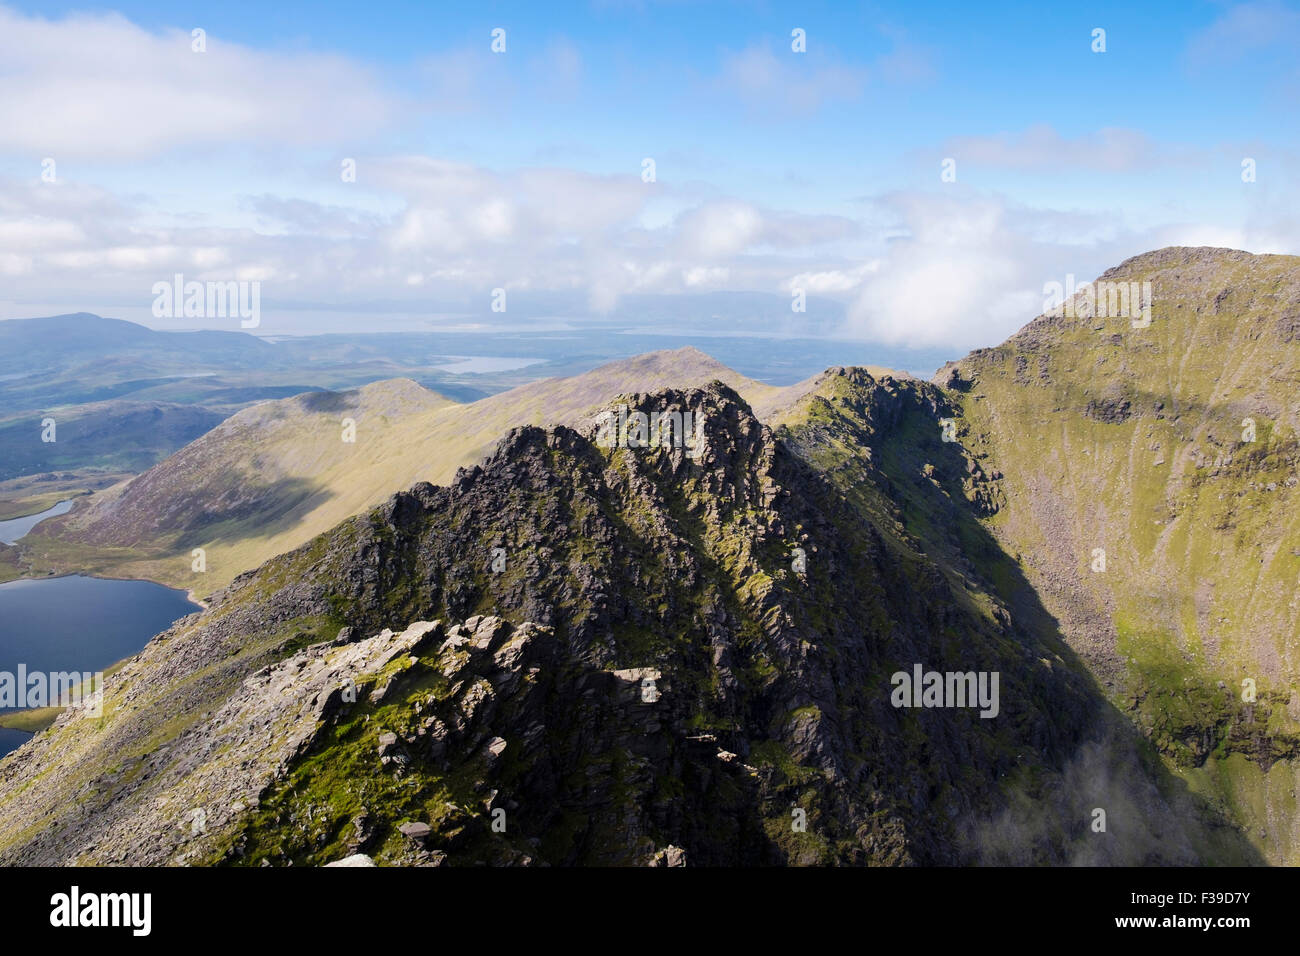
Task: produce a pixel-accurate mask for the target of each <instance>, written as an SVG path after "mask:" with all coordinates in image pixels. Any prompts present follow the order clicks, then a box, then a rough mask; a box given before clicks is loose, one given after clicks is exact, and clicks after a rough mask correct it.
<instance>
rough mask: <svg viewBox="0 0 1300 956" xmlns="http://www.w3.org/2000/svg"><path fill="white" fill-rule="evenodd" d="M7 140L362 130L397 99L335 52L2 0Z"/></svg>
mask: <svg viewBox="0 0 1300 956" xmlns="http://www.w3.org/2000/svg"><path fill="white" fill-rule="evenodd" d="M0 64H3V67H4V71H5V79H4V85H5V92H4V96H3V97H0V149H9V150H18V151H24V152H27V153H30V154H33V155H35V156H37V157H46V156H49V157H53V158H55V159H56V160H63V159H65V158H67V159H73V158H93V159H104V158H110V159H131V158H137V157H141V156H148V155H152V154H155V153H157V152H159V151H163V150H167V149H171V148H174V147H179V146H206V147H210V146H213V145H229V144H232V143H241V144H242V143H260V144H281V143H288V144H293V145H318V144H329V143H338V142H355V141H357V140H358V139H361V138H363V137H365V136H367V135H369V134H371V133H373V132H374V131H375V130H377V129H379V128H382V127H383V126H384V125H386V124H387V123H388V122H389V121H390V120H391V119H392V118H393V116H394V115H395V114H396V111H397V104H396V103H395V102H394V101H393V100H392V99H391V98H390V97H389V96H388V95H387V94H385V93H384V92H383V91H382V90H381V89H380V87H379V85H378V83H377V81H376V80H375V78H374V77H372V76H371V75H370V74H369V73H368V72H367V71H365V70H363V69H362V68H360V67H359V66H357V65H356V64H355V63H353V62H351V61H350V60H347V59H344V58H342V57H337V56H328V55H323V54H317V53H301V52H270V51H260V50H253V49H250V48H248V47H244V46H240V45H238V44H233V43H228V42H225V41H223V40H222V39H221V38H220V37H219V36H215V35H210V36H208V37H207V50H206V52H203V53H196V52H193V51H192V49H191V36H190V34H189V33H188V32H185V31H181V30H167V31H165V32H162V33H151V32H149V31H147V30H145V29H143V28H141V27H139V26H136V25H135V24H133V23H131V22H129V21H128V20H126V19H124V18H123V17H121V16H119V15H117V14H102V15H101V14H72V15H70V16H68V17H67V18H65V19H63V20H58V21H55V20H45V19H42V18H40V17H27V16H23V15H22V14H20V13H17V12H15V11H13V10H10V9H8V8H4V7H0Z"/></svg>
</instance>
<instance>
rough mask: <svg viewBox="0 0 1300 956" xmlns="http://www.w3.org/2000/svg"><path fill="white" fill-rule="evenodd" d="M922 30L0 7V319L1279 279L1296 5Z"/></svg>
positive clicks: (225, 9) (987, 322)
mask: <svg viewBox="0 0 1300 956" xmlns="http://www.w3.org/2000/svg"><path fill="white" fill-rule="evenodd" d="M552 6H554V7H558V8H559V9H551V7H552ZM919 6H922V5H917V4H892V3H862V4H848V3H820V4H818V3H812V4H809V3H798V4H779V3H740V2H737V3H725V2H722V3H689V2H654V0H645V2H640V3H634V2H633V3H620V2H592V3H570V4H560V5H542V4H536V3H532V4H524V3H520V4H506V3H499V4H493V3H477V4H436V5H431V4H417V3H409V4H408V3H371V4H366V5H353V4H326V5H319V4H310V5H309V4H292V3H282V4H276V5H274V7H273V8H271V7H270V6H269V5H262V4H252V3H239V2H236V3H223V4H220V5H216V4H198V3H167V4H155V3H121V4H114V5H111V6H102V7H101V6H98V5H86V4H75V5H74V4H50V3H40V4H9V5H7V6H0V74H2V75H3V79H4V81H5V83H6V86H7V88H8V89H9V91H10V95H8V96H6V98H5V101H4V102H2V103H0V316H4V317H16V316H21V315H32V314H40V313H41V312H42V311H45V310H48V309H60V310H62V309H69V308H78V309H86V310H89V311H97V312H101V313H108V314H115V315H121V316H122V317H126V318H134V319H137V320H145V321H149V317H148V304H149V296H148V294H147V290H148V289H149V287H150V286H151V284H152V282H153V281H156V280H158V279H164V278H168V277H170V276H171V275H172V274H173V273H175V272H184V273H185V274H186V276H187V277H193V278H195V279H200V280H203V279H213V280H218V281H219V280H223V279H228V278H244V279H248V280H257V281H260V282H261V283H262V296H263V302H264V311H265V312H266V313H267V314H268V315H269V316H272V317H273V316H275V315H276V314H277V313H278V314H280V315H281V316H282V317H284V318H285V319H286V321H287V318H288V317H289V316H292V317H293V318H294V328H295V330H299V331H303V330H309V329H310V328H311V327H312V326H313V325H314V324H315V325H320V326H321V327H324V326H326V325H330V326H331V327H333V326H334V325H337V324H338V323H343V324H344V325H345V326H346V325H347V324H348V323H352V324H356V325H360V326H365V327H373V326H374V325H375V324H376V323H379V324H383V323H385V322H388V323H391V324H395V323H397V322H399V321H410V320H411V319H412V318H413V317H421V316H433V317H436V318H441V319H448V320H457V319H463V318H465V317H467V316H468V317H479V318H483V317H484V315H483V313H484V310H485V303H486V302H487V299H488V296H489V294H490V291H491V290H492V289H493V288H497V287H504V288H507V289H510V290H512V291H513V292H515V293H517V295H516V298H515V300H514V301H516V302H518V303H522V304H527V303H529V302H530V301H532V300H533V299H536V298H538V297H543V296H549V298H547V300H546V301H548V302H550V303H554V302H556V301H560V302H563V303H568V304H569V306H568V307H570V308H572V309H574V310H577V311H582V310H586V311H594V312H596V313H598V314H599V313H600V312H602V311H606V310H609V309H611V308H614V307H616V305H617V303H618V302H619V301H621V300H622V299H624V298H625V297H627V296H628V295H632V294H638V293H657V294H665V295H682V294H687V293H697V292H713V291H761V292H769V293H772V294H774V295H781V296H790V295H792V292H793V290H795V289H806V290H807V291H808V292H809V294H812V295H817V296H823V297H829V298H830V299H833V300H836V301H839V302H841V303H842V305H843V308H844V312H845V320H844V325H843V328H842V329H841V330H840V332H839V333H838V334H842V335H844V336H847V337H855V338H862V339H867V340H879V341H888V342H891V343H894V344H904V345H935V344H943V345H957V346H961V347H970V346H975V345H988V344H993V343H995V342H996V341H1000V340H1001V338H1003V337H1005V335H1006V334H1008V333H1009V332H1011V331H1014V329H1015V328H1017V327H1019V326H1020V325H1022V324H1023V323H1024V322H1026V321H1028V320H1029V319H1031V318H1033V316H1034V315H1035V314H1037V312H1038V311H1039V310H1040V309H1041V304H1042V302H1041V300H1042V298H1043V295H1042V286H1043V284H1044V283H1047V282H1050V281H1062V282H1063V281H1064V279H1065V275H1066V274H1067V273H1073V274H1075V275H1076V276H1078V277H1079V278H1080V279H1081V280H1082V279H1084V278H1092V277H1093V276H1095V275H1096V274H1097V273H1099V272H1100V271H1102V270H1103V269H1105V268H1107V267H1108V266H1110V265H1113V264H1115V263H1116V262H1118V261H1119V260H1120V259H1122V258H1124V257H1126V256H1129V255H1133V254H1136V253H1139V252H1142V251H1145V250H1147V249H1150V248H1155V247H1158V246H1162V245H1169V244H1208V245H1231V246H1234V247H1239V248H1247V249H1250V250H1251V251H1255V252H1290V253H1295V252H1297V251H1300V227H1297V225H1296V223H1295V222H1294V221H1293V219H1294V217H1292V216H1291V215H1290V214H1289V210H1292V209H1294V208H1296V199H1297V192H1298V191H1300V190H1298V189H1297V187H1298V186H1300V176H1298V174H1297V169H1298V168H1300V167H1298V165H1297V161H1298V159H1300V151H1298V150H1297V148H1296V142H1295V140H1296V130H1297V128H1298V124H1297V123H1296V114H1297V106H1298V105H1300V66H1298V65H1297V61H1296V58H1295V50H1296V49H1297V48H1300V8H1297V6H1295V5H1294V4H1286V3H1282V2H1275V0H1264V2H1247V3H1235V4H1233V3H1218V2H1215V3H1210V2H1201V3H1198V2H1181V3H1173V2H1170V3H1145V4H1142V5H1141V6H1140V7H1139V8H1135V7H1134V6H1133V5H1131V4H1119V3H1115V4H1111V3H1086V4H1084V3H1079V4H1060V5H1057V6H1058V8H1057V9H1051V10H1045V9H1043V8H1042V6H1041V5H1037V4H1028V3H1026V4H997V3H994V4H984V5H970V4H964V3H933V4H925V5H923V9H918V7H919ZM498 27H499V28H502V29H504V30H505V31H506V50H505V52H504V53H500V54H498V53H493V52H492V50H491V49H490V43H491V31H492V30H493V29H494V28H498ZM194 28H201V29H203V30H204V31H206V49H205V50H204V51H203V52H202V53H195V52H194V51H193V50H192V49H191V45H192V41H191V38H190V34H191V30H193V29H194ZM794 28H800V29H802V30H804V31H805V33H806V48H807V49H806V52H803V53H796V52H794V51H793V50H792V49H791V30H792V29H794ZM1097 28H1100V29H1103V30H1105V47H1106V48H1105V52H1095V51H1094V50H1093V46H1094V38H1093V31H1094V30H1095V29H1097ZM945 158H951V159H953V160H955V170H956V181H955V182H945V181H943V180H942V179H941V177H940V169H941V163H942V162H943V160H944V159H945ZM1247 158H1249V159H1252V160H1254V162H1255V171H1256V176H1255V181H1253V182H1249V183H1247V182H1243V181H1242V172H1241V167H1242V162H1243V160H1245V159H1247ZM46 159H53V160H55V164H56V168H57V176H56V177H55V180H54V181H53V182H50V181H48V180H42V179H41V171H42V161H43V160H46ZM345 159H353V160H355V161H356V164H357V177H356V182H344V181H342V178H341V177H340V174H339V170H340V165H341V163H342V162H343V161H344V160H345ZM646 159H653V160H654V164H655V181H654V182H652V183H647V182H644V181H643V177H642V169H643V162H644V161H645V160H646ZM142 289H143V290H145V291H144V292H142V291H141V290H142ZM539 301H540V300H539ZM518 308H519V309H522V308H523V305H521V306H519V307H518ZM313 316H316V318H313ZM515 318H518V315H516V316H515ZM304 323H306V326H307V327H306V328H304V327H303V324H304ZM151 324H161V323H158V322H151ZM212 324H213V325H214V326H216V327H219V326H220V323H219V322H216V323H212ZM283 328H288V325H287V324H286V325H285V326H283ZM270 330H271V331H275V330H277V329H276V328H275V327H272V328H271V329H270Z"/></svg>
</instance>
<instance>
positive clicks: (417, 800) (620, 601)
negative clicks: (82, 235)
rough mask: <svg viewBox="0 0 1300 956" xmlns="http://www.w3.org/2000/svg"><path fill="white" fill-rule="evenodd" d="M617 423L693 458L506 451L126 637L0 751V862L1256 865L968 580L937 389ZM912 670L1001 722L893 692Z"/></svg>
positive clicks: (587, 429)
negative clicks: (101, 700) (989, 686)
mask: <svg viewBox="0 0 1300 956" xmlns="http://www.w3.org/2000/svg"><path fill="white" fill-rule="evenodd" d="M624 402H625V403H627V404H629V405H630V406H631V407H633V408H634V409H639V410H642V411H645V412H647V413H650V412H658V413H661V414H664V413H672V412H679V413H680V412H686V411H689V412H691V413H692V414H693V415H695V416H698V419H699V420H700V421H701V422H702V428H701V434H700V441H699V444H698V445H696V446H695V447H693V448H681V447H667V448H662V447H661V448H643V449H638V448H602V447H600V446H599V445H598V444H597V443H596V441H595V432H596V425H595V423H594V422H586V423H583V424H582V425H581V426H580V427H579V428H576V429H575V428H569V427H563V426H561V427H556V428H553V429H548V430H543V429H539V428H523V429H517V430H515V431H513V432H511V433H510V434H509V435H508V436H507V437H506V438H505V439H504V440H503V441H502V443H501V444H500V446H499V447H498V449H497V450H496V451H495V452H494V453H493V455H492V456H491V457H489V458H488V459H487V460H486V461H485V462H484V463H483V464H482V465H481V466H478V467H475V468H473V469H470V470H468V471H462V472H461V473H460V474H458V476H457V478H456V480H455V481H454V482H453V483H452V484H451V485H450V486H449V487H446V488H434V487H432V486H430V485H427V484H420V485H416V486H415V487H413V488H412V489H411V490H410V491H409V492H404V493H401V494H398V495H395V496H394V497H393V498H391V499H390V500H389V501H388V502H386V503H385V504H384V505H383V506H381V507H379V508H377V509H374V510H373V511H371V512H370V513H368V514H366V515H362V516H359V517H357V518H354V519H352V520H350V521H348V522H345V523H344V524H343V525H340V526H339V527H338V528H336V529H334V530H333V531H332V532H330V533H328V534H326V535H323V536H321V537H320V538H318V539H316V540H315V541H313V542H311V543H309V544H308V545H305V546H304V547H303V548H301V549H299V550H298V551H295V552H292V553H290V554H287V555H284V556H282V557H280V558H277V559H274V560H273V561H271V562H269V563H268V564H266V565H265V566H263V567H262V568H260V569H259V570H258V571H256V572H254V573H250V574H248V575H245V576H242V577H241V578H239V579H237V580H236V581H235V582H234V583H233V584H232V586H231V587H230V588H229V589H227V590H226V591H225V592H223V593H221V594H218V595H217V596H216V597H215V598H214V601H213V606H212V607H211V609H210V610H209V611H208V612H207V613H205V614H204V615H202V616H200V617H198V618H197V619H189V620H187V621H186V622H183V623H181V624H179V625H177V626H176V627H175V628H173V629H172V630H171V631H169V632H167V633H166V634H164V635H161V636H160V637H159V638H157V639H155V641H154V642H153V643H151V644H150V646H149V647H148V648H146V650H145V651H144V652H142V654H141V655H139V657H138V658H137V659H136V660H134V661H133V662H132V663H131V664H130V665H128V667H127V668H125V669H124V670H123V671H122V672H121V674H120V679H119V680H118V681H117V682H115V683H114V684H111V685H110V688H109V690H108V694H107V702H106V716H105V718H104V720H103V722H102V723H100V724H92V723H91V722H89V721H86V720H81V721H75V720H73V719H70V718H64V719H63V720H61V721H60V723H59V724H57V725H56V726H55V727H54V728H52V729H51V731H50V732H48V733H46V734H43V735H41V736H40V737H38V738H37V739H36V740H35V741H33V742H32V743H31V744H29V745H27V746H26V747H25V748H23V750H22V751H20V756H19V757H10V758H8V759H7V760H6V761H5V763H4V764H3V765H0V766H3V768H4V780H3V781H2V782H0V847H2V848H3V849H0V860H2V861H3V862H21V863H35V862H70V861H76V860H80V861H87V862H103V863H117V862H128V863H153V862H190V863H198V862H224V863H234V864H245V865H261V864H264V863H270V864H276V865H278V864H285V863H294V864H303V863H306V864H324V863H332V862H334V861H338V860H345V859H347V858H349V857H351V856H355V855H356V854H364V855H367V856H369V857H371V858H373V859H374V860H375V861H376V862H379V863H390V864H393V863H395V864H412V865H442V864H453V865H456V864H472V863H479V862H489V863H509V864H520V865H526V864H575V863H602V864H639V865H667V866H677V865H685V864H687V863H689V864H691V865H700V864H704V865H735V864H810V863H847V864H866V863H877V864H932V863H965V862H980V861H984V862H1029V861H1038V862H1066V861H1070V860H1076V861H1078V860H1083V861H1088V862H1103V861H1130V862H1178V861H1183V862H1186V861H1191V860H1194V859H1198V858H1205V857H1209V858H1214V859H1225V860H1232V861H1248V859H1249V858H1248V856H1246V855H1244V853H1245V851H1244V850H1243V849H1242V848H1241V847H1240V846H1238V845H1237V844H1235V843H1234V842H1233V841H1232V839H1231V838H1222V839H1219V840H1218V841H1217V842H1214V841H1212V840H1210V839H1209V838H1208V837H1207V836H1206V835H1205V834H1204V833H1203V832H1201V829H1200V827H1201V822H1200V820H1199V819H1198V817H1197V815H1196V814H1189V813H1185V812H1182V811H1183V810H1184V809H1185V808H1183V807H1181V806H1179V807H1173V808H1172V809H1171V805H1170V804H1171V803H1172V802H1173V801H1175V800H1176V794H1175V788H1173V787H1170V786H1168V785H1167V784H1168V781H1166V780H1165V779H1163V778H1162V777H1161V776H1160V774H1159V772H1158V770H1157V769H1153V768H1151V767H1148V766H1145V765H1144V764H1143V763H1142V762H1141V760H1140V759H1139V758H1138V756H1137V751H1136V749H1135V746H1134V743H1135V742H1134V740H1133V738H1132V735H1126V734H1125V732H1124V729H1123V726H1122V725H1121V723H1120V721H1118V720H1117V719H1116V718H1115V715H1114V713H1113V711H1112V710H1111V709H1110V707H1109V706H1108V705H1107V704H1106V703H1105V701H1104V700H1103V699H1102V697H1101V696H1100V695H1099V694H1098V693H1097V692H1096V690H1095V688H1094V687H1093V685H1092V682H1091V680H1090V679H1089V678H1088V676H1087V675H1086V673H1085V672H1084V671H1083V670H1082V669H1081V668H1080V667H1078V666H1077V664H1076V663H1075V662H1074V661H1073V659H1072V656H1071V655H1070V653H1069V651H1068V649H1066V648H1065V646H1064V645H1063V644H1061V643H1060V642H1059V641H1057V640H1056V639H1055V638H1054V637H1053V636H1052V634H1051V633H1050V632H1049V631H1048V630H1046V629H1044V628H1042V627H1040V624H1039V622H1038V620H1037V618H1035V616H1034V611H1033V609H1032V608H1027V607H1021V606H1013V605H1012V604H1011V603H1009V602H1008V601H1007V600H1006V599H1004V598H1003V597H999V596H998V595H997V594H996V593H995V592H994V589H993V588H992V587H991V586H990V584H989V580H988V579H989V577H992V576H995V572H994V571H990V570H989V567H990V566H989V565H988V563H987V562H986V561H985V557H987V558H988V561H992V560H993V555H994V552H995V550H996V548H995V545H993V544H992V543H991V539H987V536H986V538H985V539H981V540H975V539H974V538H973V537H972V536H973V535H975V534H976V533H977V531H978V525H977V524H976V517H977V515H979V514H985V515H987V514H992V513H993V512H995V511H996V510H997V507H998V506H999V504H1000V502H1001V500H1002V498H1001V492H1000V490H999V489H1000V485H999V481H1000V477H1001V476H1000V475H999V474H998V472H997V470H996V469H992V468H990V467H986V465H985V464H983V463H982V461H981V459H980V458H979V457H977V456H976V455H975V454H972V453H969V452H966V451H964V450H963V446H962V445H961V444H960V443H956V442H945V441H943V440H942V438H941V432H940V429H939V427H938V424H937V419H938V418H939V417H942V416H943V415H944V414H946V413H947V412H948V411H949V409H948V406H947V404H946V403H947V399H946V398H945V397H944V396H943V394H942V393H941V392H940V391H939V390H938V389H936V388H934V387H933V386H929V385H924V384H922V383H918V382H900V381H896V380H894V379H890V378H885V379H881V380H879V381H877V380H875V379H873V378H872V377H871V376H869V375H867V374H866V373H864V372H861V371H859V370H835V371H834V372H832V373H830V374H828V376H827V377H826V378H825V379H824V381H822V382H821V383H819V386H818V389H817V390H816V391H815V392H813V393H810V394H809V396H808V397H807V399H806V404H805V405H804V406H802V408H801V410H800V412H799V414H797V415H791V416H790V417H789V420H788V421H787V422H785V423H784V424H782V425H781V426H780V427H779V429H778V432H776V433H774V432H773V431H772V430H771V429H770V428H769V427H768V426H766V425H764V424H762V423H760V422H759V421H758V420H757V419H756V418H755V417H754V415H753V414H752V412H751V411H750V409H749V407H748V406H747V405H746V404H745V403H744V402H743V401H742V400H741V399H740V398H739V397H738V396H737V395H736V394H735V393H734V392H733V391H731V390H730V389H729V388H728V387H726V386H724V385H721V384H720V383H714V384H712V385H710V386H708V387H707V388H703V389H688V390H666V391H662V392H658V393H655V394H652V395H633V396H630V397H628V398H626V399H624ZM927 469H928V470H927ZM912 523H915V524H916V527H918V528H921V527H924V528H925V529H927V530H925V531H924V533H921V532H920V531H917V532H913V531H910V530H909V524H912ZM982 549H983V550H982ZM985 550H987V555H986V554H985ZM972 558H974V559H975V560H976V561H977V562H978V563H979V564H981V565H982V569H981V568H977V567H976V564H975V563H973V562H972ZM1002 560H1003V561H1005V560H1006V559H1005V556H1003V557H1002ZM997 574H1000V572H997ZM1022 614H1023V617H1024V620H1023V622H1022V621H1020V620H1019V618H1020V617H1021V615H1022ZM412 622H415V623H412ZM439 622H462V623H456V624H446V623H439ZM340 627H344V628H345V630H344V631H343V632H341V633H340V632H339V629H340ZM333 635H337V636H333ZM916 665H920V666H922V667H923V668H924V669H926V670H935V671H939V672H961V673H967V672H972V673H974V672H982V673H985V674H989V673H996V674H998V675H999V678H1000V684H999V686H1000V688H1001V691H1000V694H1001V698H1000V706H999V710H998V716H997V717H996V718H994V719H984V718H981V717H980V716H979V713H978V710H977V709H975V708H973V707H970V706H955V707H916V708H912V707H899V706H896V704H895V702H894V701H893V700H891V697H892V693H891V692H892V691H893V689H894V688H893V686H892V679H891V678H892V675H894V674H895V673H897V672H906V673H910V672H911V671H912V669H913V667H914V666H916ZM1099 741H1100V742H1101V743H1100V744H1099V743H1098V742H1099ZM1098 805H1101V806H1111V807H1115V808H1117V809H1118V812H1117V813H1114V814H1112V821H1113V822H1112V825H1111V833H1110V835H1109V836H1106V835H1102V836H1101V838H1097V835H1095V834H1093V833H1091V832H1090V830H1089V827H1088V824H1089V822H1090V820H1091V817H1090V815H1089V814H1090V811H1091V808H1093V807H1095V806H1098ZM1122 808H1128V811H1127V812H1126V810H1125V809H1122ZM1137 808H1140V812H1138V810H1137ZM196 810H197V811H201V825H197V826H196V825H195V824H194V823H193V821H192V818H193V817H194V815H195V811H196ZM1175 810H1176V811H1178V812H1174V811H1175Z"/></svg>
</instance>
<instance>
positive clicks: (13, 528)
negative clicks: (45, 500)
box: [0, 498, 72, 544]
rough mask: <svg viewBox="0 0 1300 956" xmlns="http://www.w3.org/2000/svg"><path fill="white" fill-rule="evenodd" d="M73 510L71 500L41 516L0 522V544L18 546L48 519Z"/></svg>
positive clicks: (48, 509)
mask: <svg viewBox="0 0 1300 956" xmlns="http://www.w3.org/2000/svg"><path fill="white" fill-rule="evenodd" d="M71 510H72V499H71V498H69V499H68V500H67V501H60V502H59V503H58V504H57V505H55V506H54V507H53V508H47V509H46V510H44V511H42V512H41V513H40V514H34V515H25V516H24V517H22V518H10V519H9V520H8V521H0V544H16V543H17V541H18V539H19V538H21V537H23V536H24V535H25V534H27V532H28V531H31V530H32V528H34V527H36V526H37V525H38V524H40V523H41V522H42V521H44V520H45V519H46V518H53V517H54V516H55V515H61V514H67V513H68V512H69V511H71Z"/></svg>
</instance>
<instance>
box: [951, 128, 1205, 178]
mask: <svg viewBox="0 0 1300 956" xmlns="http://www.w3.org/2000/svg"><path fill="white" fill-rule="evenodd" d="M942 149H943V154H944V155H945V156H951V157H953V158H954V159H956V160H957V163H958V167H959V168H960V166H961V164H963V163H972V164H977V165H983V166H1005V167H1010V168H1012V169H1047V170H1061V169H1071V168H1079V169H1093V170H1106V171H1111V172H1117V171H1122V170H1131V169H1145V168H1151V167H1154V166H1158V165H1164V164H1167V163H1172V162H1182V161H1185V160H1187V159H1189V158H1190V157H1191V151H1190V150H1187V149H1175V148H1172V147H1169V146H1162V145H1160V144H1157V143H1155V142H1154V141H1152V140H1151V139H1150V138H1149V137H1148V136H1147V135H1146V134H1145V133H1142V132H1140V131H1139V130H1133V129H1119V128H1114V127H1106V128H1103V129H1099V130H1097V131H1096V132H1093V133H1089V134H1086V135H1083V136H1078V137H1075V138H1073V139H1066V138H1065V137H1063V136H1061V134H1060V133H1058V132H1057V131H1056V130H1054V129H1053V128H1052V127H1050V126H1047V125H1043V124H1039V125H1036V126H1031V127H1029V128H1028V129H1026V130H1024V131H1022V132H1020V133H1015V134H1011V133H998V134H995V135H992V136H955V137H952V138H951V139H949V140H947V141H946V142H945V143H944V144H943V147H942Z"/></svg>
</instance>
